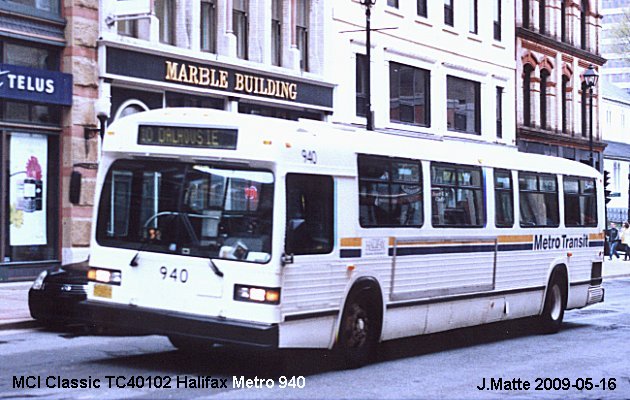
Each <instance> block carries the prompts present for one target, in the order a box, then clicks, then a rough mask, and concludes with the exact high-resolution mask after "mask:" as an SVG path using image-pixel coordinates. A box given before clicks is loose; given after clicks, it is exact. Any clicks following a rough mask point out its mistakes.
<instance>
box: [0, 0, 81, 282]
mask: <svg viewBox="0 0 630 400" xmlns="http://www.w3.org/2000/svg"><path fill="white" fill-rule="evenodd" d="M67 11H68V8H67V7H66V4H62V3H61V2H60V1H59V0H38V1H30V0H0V226H1V229H0V281H11V280H19V279H25V278H30V277H33V276H35V275H36V274H37V273H38V272H39V271H41V270H42V269H51V268H54V267H56V266H58V265H59V264H60V263H61V259H62V252H61V240H60V238H61V228H60V226H61V224H60V223H61V220H62V213H63V211H62V209H63V207H64V204H63V201H62V189H61V187H62V183H63V179H62V178H61V177H62V175H63V173H62V170H63V168H64V165H65V161H64V150H63V149H64V146H65V145H66V140H65V139H66V136H68V135H70V132H71V128H70V126H71V124H72V115H73V112H72V110H73V107H74V103H73V93H74V92H75V86H74V81H73V69H74V67H73V65H72V63H71V62H69V59H68V55H69V54H71V53H72V49H73V48H74V42H73V38H72V37H71V34H70V33H71V31H72V29H73V28H71V27H70V25H69V24H68V21H69V19H70V18H71V16H69V15H68V13H67Z"/></svg>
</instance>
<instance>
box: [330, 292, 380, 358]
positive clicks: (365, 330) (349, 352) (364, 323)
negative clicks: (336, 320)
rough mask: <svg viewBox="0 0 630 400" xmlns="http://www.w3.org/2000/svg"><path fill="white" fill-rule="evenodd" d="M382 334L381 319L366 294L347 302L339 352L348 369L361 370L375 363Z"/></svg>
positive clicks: (339, 338)
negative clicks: (372, 362) (360, 368)
mask: <svg viewBox="0 0 630 400" xmlns="http://www.w3.org/2000/svg"><path fill="white" fill-rule="evenodd" d="M379 334H380V318H379V317H378V313H377V308H376V306H375V305H374V302H373V301H370V298H369V296H368V295H366V294H358V295H355V296H352V297H351V298H349V299H348V301H347V302H346V305H345V307H344V310H343V314H342V317H341V324H340V327H339V337H338V342H337V350H338V352H339V353H340V355H341V356H342V357H343V361H344V364H345V366H346V367H348V368H359V367H362V366H364V365H366V364H368V363H369V362H371V361H373V360H374V358H375V356H376V348H377V345H378V338H379Z"/></svg>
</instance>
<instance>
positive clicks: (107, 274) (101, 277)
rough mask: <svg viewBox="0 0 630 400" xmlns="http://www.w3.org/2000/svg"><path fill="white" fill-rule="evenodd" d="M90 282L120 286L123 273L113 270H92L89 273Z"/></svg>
mask: <svg viewBox="0 0 630 400" xmlns="http://www.w3.org/2000/svg"><path fill="white" fill-rule="evenodd" d="M87 278H88V281H92V282H100V283H107V284H110V285H120V282H121V281H122V273H121V272H120V271H114V270H111V269H102V268H90V269H89V270H88V273H87Z"/></svg>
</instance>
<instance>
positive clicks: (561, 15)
mask: <svg viewBox="0 0 630 400" xmlns="http://www.w3.org/2000/svg"><path fill="white" fill-rule="evenodd" d="M598 3H599V2H598V1H593V0H581V1H573V0H570V1H567V0H517V1H516V62H517V90H516V95H517V96H516V98H517V107H516V109H517V112H516V114H517V143H518V146H519V149H520V150H522V151H525V152H531V153H540V154H548V155H553V156H559V157H564V158H569V159H573V160H577V161H581V162H585V163H589V160H590V156H591V154H590V150H589V147H590V139H591V134H592V139H593V159H594V166H595V167H596V168H597V169H600V170H601V168H602V162H601V154H602V151H603V149H604V143H603V141H602V137H601V132H600V129H599V118H598V115H599V112H598V109H599V104H600V102H601V93H600V91H599V89H598V87H595V88H594V91H593V93H594V95H593V126H592V127H591V126H589V119H590V118H589V117H590V114H589V113H590V103H589V100H590V99H589V91H588V89H586V87H585V85H584V82H583V74H584V71H585V70H586V69H587V68H588V67H589V66H590V65H593V66H594V68H595V69H596V70H600V69H601V66H602V65H603V64H604V62H605V59H604V58H602V57H601V56H600V55H599V45H600V30H601V15H600V14H599V9H598V7H599V6H598ZM591 129H592V130H591Z"/></svg>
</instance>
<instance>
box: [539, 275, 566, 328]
mask: <svg viewBox="0 0 630 400" xmlns="http://www.w3.org/2000/svg"><path fill="white" fill-rule="evenodd" d="M566 304H567V294H566V288H565V285H564V282H563V280H562V279H560V275H559V274H557V273H554V274H553V276H552V277H551V279H550V280H549V286H548V289H547V295H546V296H545V305H544V307H543V312H542V314H541V315H540V317H539V321H540V327H541V330H542V331H543V332H544V333H556V332H558V331H559V330H560V326H561V325H562V319H563V318H564V310H565V308H566Z"/></svg>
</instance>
